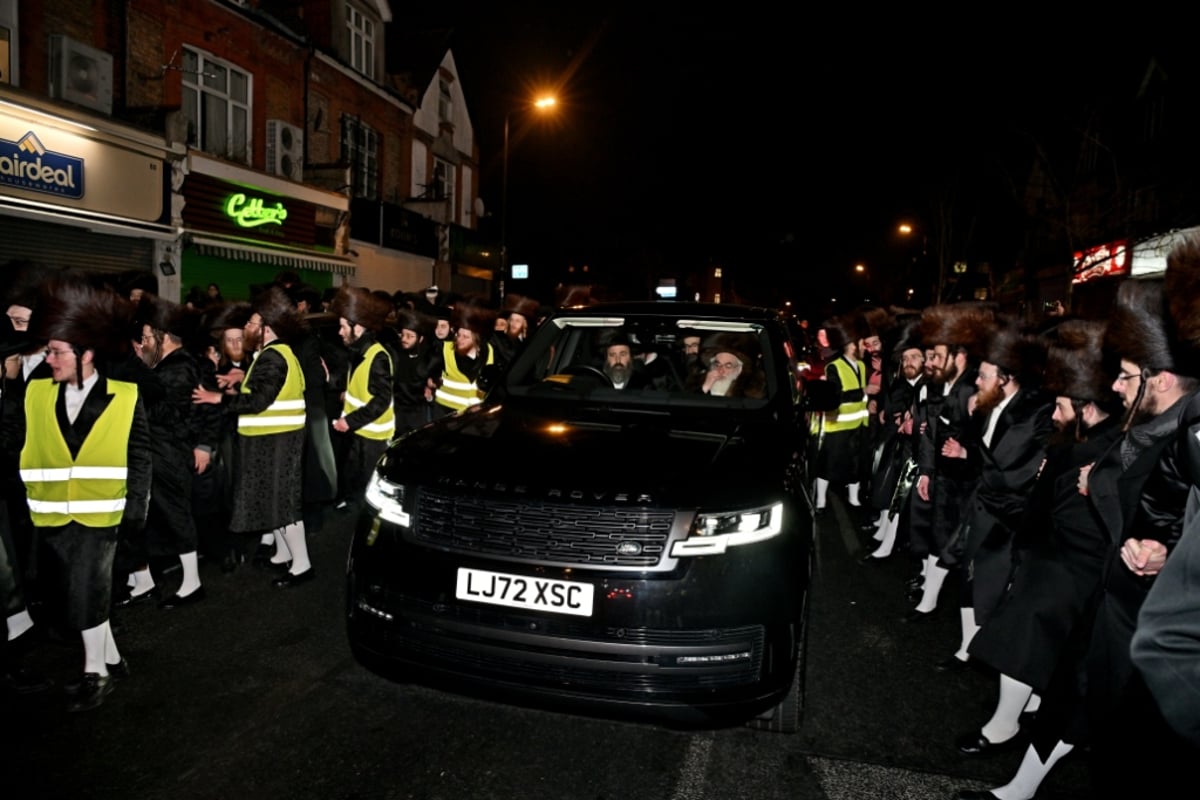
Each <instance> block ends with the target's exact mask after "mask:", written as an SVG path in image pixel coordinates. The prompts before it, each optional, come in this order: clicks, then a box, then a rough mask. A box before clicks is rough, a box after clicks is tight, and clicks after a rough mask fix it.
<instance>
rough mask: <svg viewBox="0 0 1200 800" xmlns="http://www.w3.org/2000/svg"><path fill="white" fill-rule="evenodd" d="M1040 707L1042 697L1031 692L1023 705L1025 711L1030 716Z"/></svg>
mask: <svg viewBox="0 0 1200 800" xmlns="http://www.w3.org/2000/svg"><path fill="white" fill-rule="evenodd" d="M1041 707H1042V696H1041V695H1040V694H1038V693H1037V692H1032V693H1031V694H1030V695H1029V700H1028V702H1026V703H1025V710H1026V711H1028V712H1029V713H1030V714H1036V713H1037V711H1038V709H1039V708H1041Z"/></svg>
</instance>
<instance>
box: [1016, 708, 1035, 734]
mask: <svg viewBox="0 0 1200 800" xmlns="http://www.w3.org/2000/svg"><path fill="white" fill-rule="evenodd" d="M1034 722H1037V712H1036V711H1022V712H1021V716H1019V717H1017V724H1018V725H1020V726H1021V730H1026V729H1027V728H1029V726H1031V725H1033V723H1034Z"/></svg>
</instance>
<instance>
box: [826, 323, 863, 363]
mask: <svg viewBox="0 0 1200 800" xmlns="http://www.w3.org/2000/svg"><path fill="white" fill-rule="evenodd" d="M821 327H823V328H824V329H825V338H827V339H828V340H829V347H830V348H831V349H832V350H833V351H834V352H835V353H838V354H841V352H842V350H843V349H845V347H846V345H848V344H850V343H851V342H857V341H858V340H859V338H860V337H859V334H858V327H857V326H856V325H855V323H854V319H853V318H852V317H851V318H847V317H834V318H832V319H830V320H827V321H826V322H825V324H824V325H822V326H821Z"/></svg>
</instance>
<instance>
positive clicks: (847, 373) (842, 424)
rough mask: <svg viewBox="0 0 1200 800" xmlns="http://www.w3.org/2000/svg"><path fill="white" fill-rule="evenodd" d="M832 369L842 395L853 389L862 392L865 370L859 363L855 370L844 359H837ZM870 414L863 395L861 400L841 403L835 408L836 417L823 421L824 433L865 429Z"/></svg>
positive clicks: (865, 397)
mask: <svg viewBox="0 0 1200 800" xmlns="http://www.w3.org/2000/svg"><path fill="white" fill-rule="evenodd" d="M833 367H834V369H836V370H837V373H838V380H839V381H840V382H841V384H842V394H845V393H846V391H847V390H849V391H853V390H854V389H859V390H862V389H864V388H865V383H866V375H865V372H866V369H865V367H864V366H863V363H862V362H861V361H860V362H859V363H858V367H857V368H853V367H851V366H850V363H849V362H848V361H846V360H845V359H844V358H839V359H837V360H836V361H834V362H833ZM870 416H871V413H870V412H869V411H867V396H866V394H863V396H862V399H861V400H847V401H843V402H842V403H841V405H839V406H838V407H837V416H836V417H832V416H831V417H830V418H828V419H826V420H825V432H826V433H838V432H839V431H850V430H854V429H855V428H865V427H866V426H867V424H868V422H869V419H868V418H869V417H870Z"/></svg>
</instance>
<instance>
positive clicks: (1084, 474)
mask: <svg viewBox="0 0 1200 800" xmlns="http://www.w3.org/2000/svg"><path fill="white" fill-rule="evenodd" d="M1091 472H1092V465H1091V464H1084V465H1083V466H1082V467H1080V468H1079V480H1077V481H1075V486H1076V487H1077V488H1078V489H1079V493H1080V494H1081V495H1083V496H1084V497H1087V496H1088V485H1087V483H1088V475H1090V474H1091Z"/></svg>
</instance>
